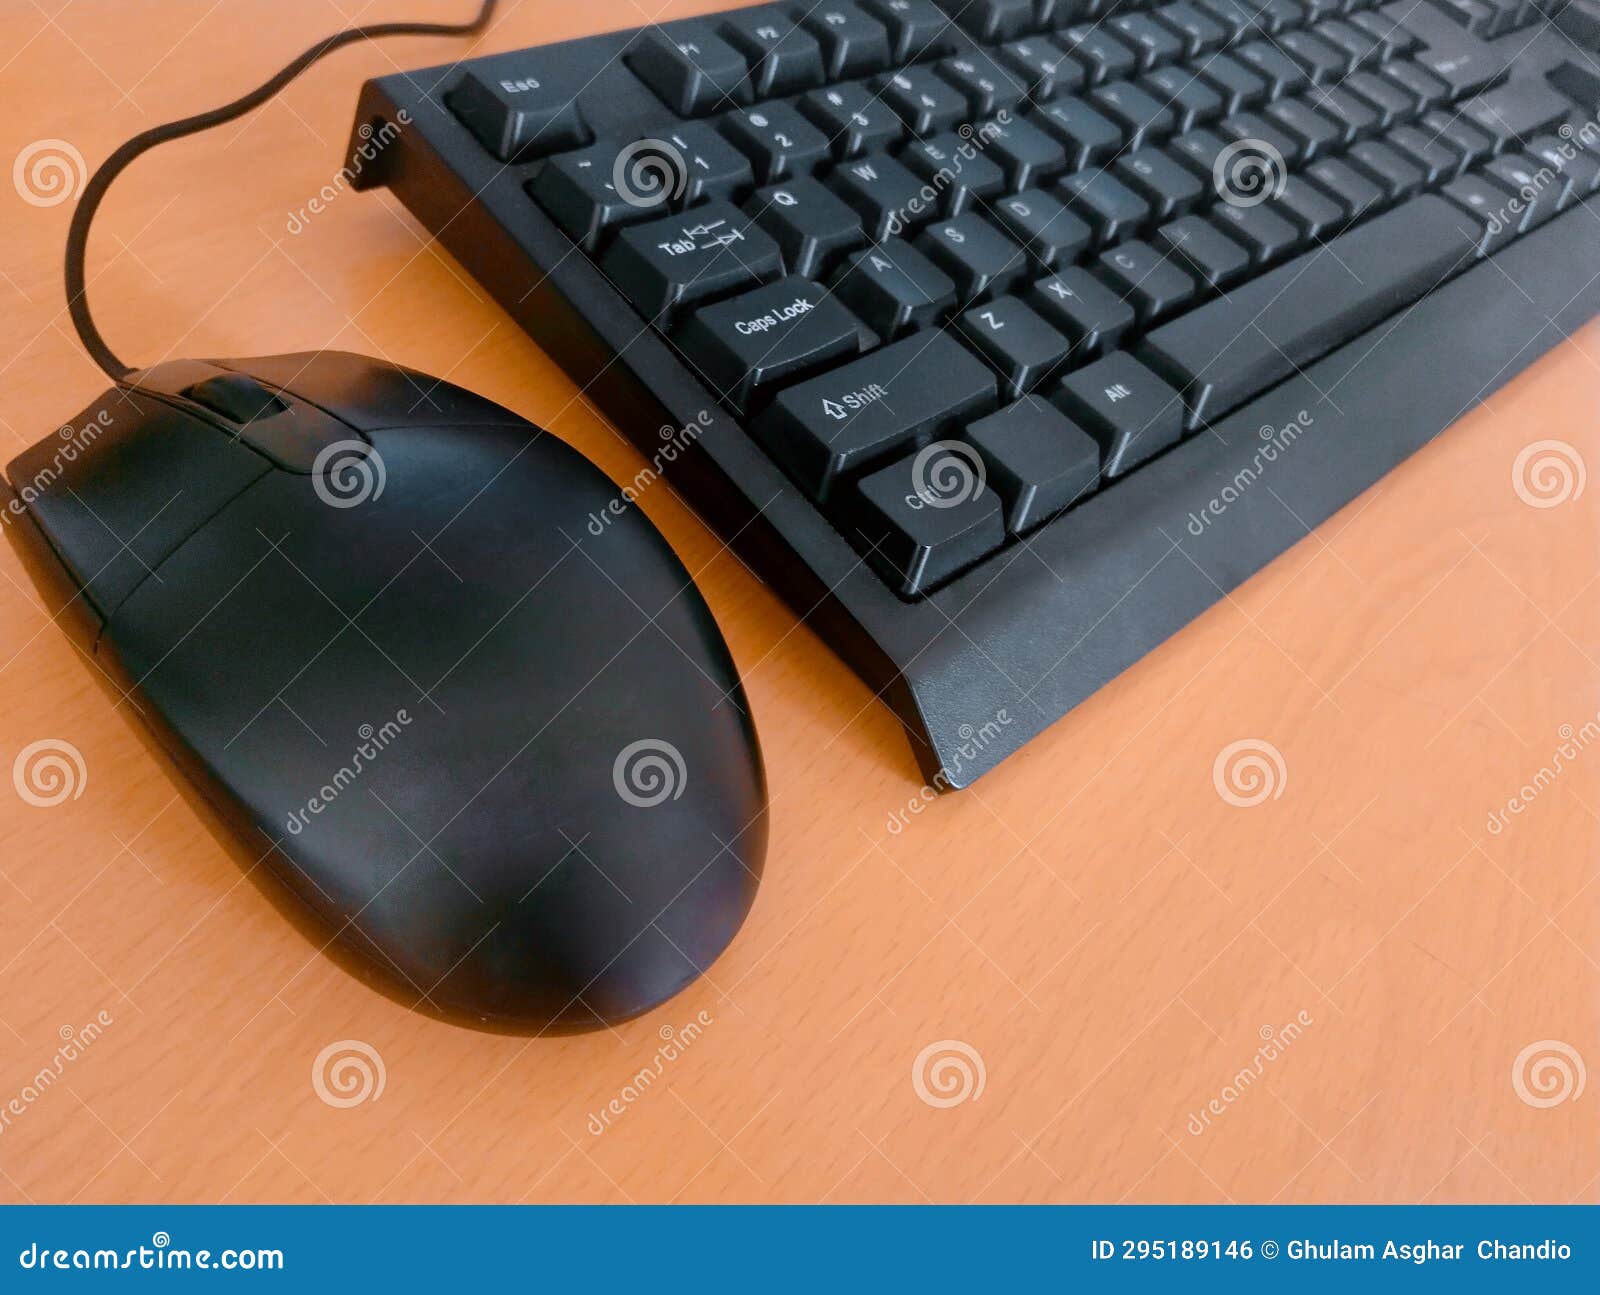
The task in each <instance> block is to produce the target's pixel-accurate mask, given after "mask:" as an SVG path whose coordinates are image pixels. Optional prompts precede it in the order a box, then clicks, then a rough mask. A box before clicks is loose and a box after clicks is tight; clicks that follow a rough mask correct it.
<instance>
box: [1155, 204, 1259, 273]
mask: <svg viewBox="0 0 1600 1295" xmlns="http://www.w3.org/2000/svg"><path fill="white" fill-rule="evenodd" d="M1155 243H1156V246H1157V247H1159V248H1160V249H1161V250H1162V251H1164V252H1165V253H1166V254H1167V255H1168V256H1169V257H1170V258H1171V260H1172V261H1173V262H1174V263H1175V264H1177V265H1178V267H1179V268H1180V269H1183V270H1185V271H1187V272H1188V273H1189V274H1191V275H1193V276H1194V277H1195V278H1197V279H1199V280H1200V281H1201V282H1203V283H1207V284H1209V285H1210V286H1211V287H1212V288H1230V287H1232V286H1233V285H1234V284H1235V283H1237V282H1238V281H1239V280H1240V279H1242V278H1244V276H1245V274H1246V273H1247V272H1248V271H1249V269H1250V254H1249V253H1248V252H1246V251H1245V250H1244V248H1242V247H1240V246H1239V245H1238V244H1237V243H1235V242H1234V241H1233V240H1232V239H1231V238H1225V237H1223V235H1221V234H1220V233H1218V232H1217V229H1216V227H1215V226H1214V225H1209V224H1207V223H1206V222H1205V221H1204V220H1203V219H1201V218H1200V217H1199V216H1185V217H1183V218H1182V219H1181V220H1174V221H1172V222H1171V223H1170V224H1166V225H1163V226H1162V227H1161V228H1160V229H1158V230H1156V234H1155Z"/></svg>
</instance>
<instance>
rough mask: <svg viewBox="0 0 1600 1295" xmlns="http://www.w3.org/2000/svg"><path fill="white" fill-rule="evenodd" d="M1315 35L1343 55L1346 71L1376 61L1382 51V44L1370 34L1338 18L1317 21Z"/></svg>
mask: <svg viewBox="0 0 1600 1295" xmlns="http://www.w3.org/2000/svg"><path fill="white" fill-rule="evenodd" d="M1317 35H1318V36H1320V37H1322V39H1323V40H1325V41H1327V42H1328V44H1330V45H1332V46H1333V47H1334V48H1335V49H1337V50H1339V51H1340V52H1341V53H1342V54H1343V55H1344V57H1345V68H1346V70H1347V71H1352V72H1353V71H1355V69H1356V68H1358V67H1363V66H1365V65H1366V64H1368V63H1376V62H1377V61H1378V59H1379V56H1380V55H1381V54H1382V53H1383V48H1382V46H1380V45H1379V44H1378V42H1377V41H1375V40H1373V39H1372V37H1371V36H1369V35H1367V33H1366V32H1364V31H1362V30H1361V29H1360V28H1359V27H1352V26H1351V25H1350V24H1349V23H1347V22H1345V21H1344V20H1343V19H1340V18H1335V19H1332V20H1330V21H1328V22H1324V23H1318V24H1317Z"/></svg>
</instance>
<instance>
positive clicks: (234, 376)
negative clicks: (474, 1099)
mask: <svg viewBox="0 0 1600 1295" xmlns="http://www.w3.org/2000/svg"><path fill="white" fill-rule="evenodd" d="M178 394H179V395H181V396H183V397H184V398H185V399H187V400H192V401H194V403H195V404H197V405H204V406H205V407H206V408H207V409H209V410H211V411H212V412H213V413H217V414H221V415H222V416H223V417H224V418H226V419H227V420H228V421H229V422H233V423H239V424H244V423H250V422H254V421H255V420H256V419H258V418H271V417H272V416H273V415H274V414H281V413H282V412H283V411H284V410H285V409H287V408H288V407H289V406H288V405H286V404H284V403H283V401H282V400H280V399H279V398H278V397H277V395H276V394H274V393H273V392H272V391H270V390H268V389H267V388H266V387H264V386H262V385H261V384H260V383H259V382H257V381H256V380H255V379H254V378H249V377H246V376H245V375H244V374H242V373H223V374H219V375H218V376H217V377H214V378H207V379H205V381H203V382H197V383H195V384H194V385H193V386H191V387H185V388H184V389H183V390H182V391H181V392H179V393H178Z"/></svg>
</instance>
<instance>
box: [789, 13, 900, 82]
mask: <svg viewBox="0 0 1600 1295" xmlns="http://www.w3.org/2000/svg"><path fill="white" fill-rule="evenodd" d="M800 24H801V26H803V27H804V28H805V29H806V30H807V31H808V32H810V33H811V34H812V35H813V36H815V37H816V39H817V44H819V45H820V46H822V64H823V70H824V71H825V73H826V74H827V78H828V80H830V81H837V80H840V79H841V78H843V77H850V76H865V75H866V74H867V73H869V72H878V71H881V70H882V69H883V68H885V67H887V66H888V65H889V59H890V53H889V30H888V28H886V27H885V26H884V25H883V24H882V23H881V22H879V21H878V20H877V19H876V18H872V17H869V16H868V15H867V14H866V13H864V12H862V10H861V9H859V8H858V7H857V6H855V5H853V4H847V3H840V4H820V5H818V6H817V7H816V8H815V9H811V8H807V9H806V10H805V11H804V13H803V14H802V15H801V17H800Z"/></svg>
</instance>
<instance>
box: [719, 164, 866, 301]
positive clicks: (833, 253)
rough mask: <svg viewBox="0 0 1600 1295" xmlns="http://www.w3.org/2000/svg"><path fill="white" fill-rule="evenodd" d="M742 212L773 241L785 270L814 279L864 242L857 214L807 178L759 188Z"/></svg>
mask: <svg viewBox="0 0 1600 1295" xmlns="http://www.w3.org/2000/svg"><path fill="white" fill-rule="evenodd" d="M745 210H746V211H747V212H748V213H749V214H750V216H751V217H752V218H753V219H754V220H755V222H756V224H758V225H760V226H761V228H762V229H764V230H766V231H767V233H769V234H771V235H772V237H773V238H774V239H776V240H777V243H778V247H779V248H780V249H781V250H782V252H783V259H784V262H785V263H786V264H787V265H788V267H789V272H790V273H791V274H800V275H805V276H807V277H815V276H816V275H817V274H818V273H820V272H821V271H822V270H824V269H827V268H830V267H831V264H832V262H833V261H834V260H836V259H837V258H838V257H839V256H841V255H842V254H843V253H845V252H848V251H851V250H853V249H854V248H857V247H860V246H861V245H862V244H863V243H865V242H866V241H867V231H866V230H865V229H863V228H862V227H861V218H860V217H859V216H857V215H856V213H855V212H853V211H852V210H850V208H849V207H848V206H846V205H845V203H844V201H843V200H842V199H840V198H839V197H838V195H837V194H834V193H833V192H831V191H830V190H828V189H825V188H823V187H822V185H820V184H818V183H817V181H815V180H813V179H811V178H810V177H809V176H806V177H802V178H801V179H798V180H790V181H788V182H787V183H784V184H775V185H773V186H772V187H771V188H767V189H762V190H759V191H758V192H757V193H756V195H755V197H754V198H752V199H751V200H750V202H749V204H748V205H747V206H746V208H745Z"/></svg>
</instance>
